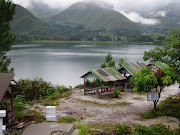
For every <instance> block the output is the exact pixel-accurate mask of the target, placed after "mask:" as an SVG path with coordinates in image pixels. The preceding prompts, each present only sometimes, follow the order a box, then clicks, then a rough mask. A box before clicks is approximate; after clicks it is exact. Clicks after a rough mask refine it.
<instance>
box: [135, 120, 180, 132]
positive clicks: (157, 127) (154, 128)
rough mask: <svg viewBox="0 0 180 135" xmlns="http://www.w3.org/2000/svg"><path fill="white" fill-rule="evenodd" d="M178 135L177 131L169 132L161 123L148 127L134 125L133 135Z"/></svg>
mask: <svg viewBox="0 0 180 135" xmlns="http://www.w3.org/2000/svg"><path fill="white" fill-rule="evenodd" d="M176 134H177V135H178V134H179V131H178V130H171V129H170V128H169V127H167V126H165V125H163V124H162V123H159V124H153V125H151V126H149V127H146V126H142V125H136V126H135V129H134V135H176Z"/></svg>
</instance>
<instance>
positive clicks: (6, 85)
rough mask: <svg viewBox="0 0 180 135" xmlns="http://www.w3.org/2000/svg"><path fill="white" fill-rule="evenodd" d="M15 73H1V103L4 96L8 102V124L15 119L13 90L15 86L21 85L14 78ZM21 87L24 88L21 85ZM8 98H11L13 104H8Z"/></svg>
mask: <svg viewBox="0 0 180 135" xmlns="http://www.w3.org/2000/svg"><path fill="white" fill-rule="evenodd" d="M14 75H15V74H14V73H0V103H1V102H2V100H3V98H5V102H6V108H5V109H6V122H7V123H8V124H10V123H12V122H13V121H14V120H15V115H14V107H13V94H12V93H13V92H14V91H15V87H16V86H19V85H18V83H17V82H16V81H15V80H14V79H13V78H14ZM19 88H20V89H21V90H23V89H22V88H21V87H20V86H19ZM7 99H10V100H11V106H8V104H7Z"/></svg>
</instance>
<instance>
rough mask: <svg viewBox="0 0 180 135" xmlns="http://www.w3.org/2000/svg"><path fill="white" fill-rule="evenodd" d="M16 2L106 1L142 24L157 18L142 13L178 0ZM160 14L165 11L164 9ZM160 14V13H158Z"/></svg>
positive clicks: (68, 0)
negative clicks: (144, 15)
mask: <svg viewBox="0 0 180 135" xmlns="http://www.w3.org/2000/svg"><path fill="white" fill-rule="evenodd" d="M12 1H13V2H14V3H16V4H20V5H22V6H23V7H28V6H30V5H31V2H32V1H33V2H35V3H37V4H38V3H43V4H47V5H48V6H49V7H52V8H61V9H65V8H67V7H69V6H70V5H72V4H74V3H76V2H85V1H91V2H96V3H99V4H101V3H102V2H103V3H104V2H106V3H107V4H110V5H111V6H112V7H113V9H114V10H116V11H118V12H120V13H122V14H123V15H125V16H126V17H128V18H129V19H130V20H131V21H134V22H139V23H144V24H156V23H158V20H153V19H147V18H144V17H142V14H140V13H142V12H143V11H144V12H149V14H150V13H151V12H152V11H153V10H154V9H156V8H157V7H163V6H165V5H167V4H168V3H171V2H179V0H12ZM161 12H163V14H162V15H165V14H166V13H165V12H164V11H161ZM161 12H160V13H161ZM159 15H161V14H159Z"/></svg>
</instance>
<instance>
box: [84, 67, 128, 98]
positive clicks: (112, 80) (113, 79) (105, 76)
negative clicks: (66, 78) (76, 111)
mask: <svg viewBox="0 0 180 135" xmlns="http://www.w3.org/2000/svg"><path fill="white" fill-rule="evenodd" d="M81 78H84V93H90V92H94V93H98V94H99V96H101V94H102V93H104V92H110V91H113V90H120V89H121V85H120V83H121V81H122V80H125V79H126V77H124V76H123V75H121V74H120V73H119V72H118V71H117V70H116V69H115V68H113V67H108V68H100V69H90V70H89V72H87V73H86V74H84V75H83V76H82V77H81ZM89 79H91V80H94V82H95V80H99V81H100V86H95V85H94V87H87V86H86V81H87V80H89ZM107 83H109V84H113V85H112V86H109V87H108V86H105V84H107Z"/></svg>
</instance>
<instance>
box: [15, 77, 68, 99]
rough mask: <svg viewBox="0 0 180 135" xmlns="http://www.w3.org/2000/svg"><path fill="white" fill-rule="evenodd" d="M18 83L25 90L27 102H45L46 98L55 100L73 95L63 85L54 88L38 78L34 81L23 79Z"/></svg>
mask: <svg viewBox="0 0 180 135" xmlns="http://www.w3.org/2000/svg"><path fill="white" fill-rule="evenodd" d="M18 83H19V85H20V86H21V87H22V88H23V89H24V91H23V95H24V96H25V100H26V101H33V100H43V99H46V98H48V99H49V100H55V99H56V98H58V97H59V98H60V97H68V96H69V95H70V94H71V92H69V90H70V89H71V88H67V87H65V86H63V85H62V86H56V87H54V86H53V85H52V84H51V83H49V82H46V81H44V80H43V79H42V78H36V79H34V80H30V79H26V80H23V79H21V80H19V81H18Z"/></svg>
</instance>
